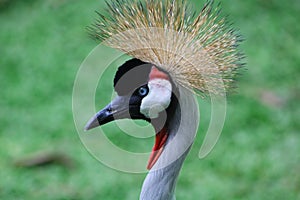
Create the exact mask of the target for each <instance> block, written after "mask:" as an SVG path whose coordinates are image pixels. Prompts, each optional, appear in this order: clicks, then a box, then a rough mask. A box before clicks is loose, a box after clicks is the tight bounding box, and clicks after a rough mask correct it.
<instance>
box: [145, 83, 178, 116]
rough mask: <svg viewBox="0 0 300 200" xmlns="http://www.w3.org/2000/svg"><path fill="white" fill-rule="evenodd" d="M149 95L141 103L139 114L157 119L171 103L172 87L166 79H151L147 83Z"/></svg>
mask: <svg viewBox="0 0 300 200" xmlns="http://www.w3.org/2000/svg"><path fill="white" fill-rule="evenodd" d="M148 87H149V93H148V95H147V96H146V97H144V99H143V100H142V103H141V108H140V112H141V113H142V114H144V115H145V116H146V117H148V118H150V119H153V118H157V117H158V114H159V113H160V112H161V111H163V110H165V109H166V108H167V107H168V106H169V105H170V102H171V95H172V85H171V83H170V81H168V80H166V79H152V80H150V81H149V83H148Z"/></svg>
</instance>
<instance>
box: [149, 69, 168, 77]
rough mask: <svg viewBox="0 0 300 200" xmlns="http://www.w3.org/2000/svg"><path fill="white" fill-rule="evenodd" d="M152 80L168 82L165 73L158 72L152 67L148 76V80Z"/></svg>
mask: <svg viewBox="0 0 300 200" xmlns="http://www.w3.org/2000/svg"><path fill="white" fill-rule="evenodd" d="M153 79H165V80H169V76H168V74H166V73H165V72H163V71H160V70H159V69H158V68H157V67H155V66H153V67H152V69H151V72H150V74H149V80H153Z"/></svg>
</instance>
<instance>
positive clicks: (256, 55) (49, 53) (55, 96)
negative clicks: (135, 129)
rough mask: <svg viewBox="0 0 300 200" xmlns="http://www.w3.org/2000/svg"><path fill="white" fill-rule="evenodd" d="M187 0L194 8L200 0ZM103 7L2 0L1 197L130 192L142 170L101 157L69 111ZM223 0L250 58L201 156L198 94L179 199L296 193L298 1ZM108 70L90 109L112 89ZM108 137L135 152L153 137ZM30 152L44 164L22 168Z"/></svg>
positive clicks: (204, 116)
mask: <svg viewBox="0 0 300 200" xmlns="http://www.w3.org/2000/svg"><path fill="white" fill-rule="evenodd" d="M192 3H193V4H194V5H195V7H196V8H197V9H198V10H200V9H201V8H202V5H203V1H196V0H194V1H192ZM103 7H104V2H103V1H91V0H88V1H79V0H45V1H35V0H29V1H21V0H10V1H9V0H0V42H1V43H0V44H1V46H0V66H1V71H0V85H1V90H0V94H1V98H0V109H1V113H0V199H106V200H108V199H138V196H139V192H140V188H141V184H142V181H143V179H144V177H145V175H146V174H126V173H122V172H118V171H115V170H113V169H110V168H108V167H106V166H104V165H102V164H100V163H99V162H98V161H97V160H96V159H94V158H93V157H92V156H91V155H90V154H89V153H88V152H87V151H86V150H85V148H84V146H83V145H82V144H81V142H80V139H79V137H78V135H77V132H76V130H75V127H74V122H73V117H72V88H73V82H74V80H75V76H76V73H77V70H78V69H79V66H80V64H81V62H82V61H83V60H84V58H85V57H86V56H87V55H88V54H89V52H90V51H91V50H92V49H93V48H94V47H95V46H96V45H97V43H96V42H95V41H92V40H91V39H89V38H88V36H87V33H86V30H85V27H86V26H87V25H90V24H91V22H92V21H93V20H94V18H95V17H96V15H95V13H94V11H95V10H100V11H101V10H102V9H103ZM222 7H223V11H224V13H225V14H229V19H230V20H231V21H233V22H234V26H235V27H237V28H239V30H240V32H241V34H242V35H243V36H244V38H245V39H246V40H245V42H244V43H243V44H242V46H241V48H242V50H243V51H244V52H245V54H246V56H247V59H246V62H247V68H248V69H247V70H246V71H245V73H244V75H243V77H242V78H241V79H240V82H239V89H238V92H237V94H234V95H232V96H231V97H229V99H228V110H227V119H226V123H225V127H224V130H223V133H222V135H221V138H220V140H219V142H218V144H217V145H216V147H215V148H214V150H213V152H212V153H211V154H210V155H209V156H208V157H207V158H205V159H203V160H199V159H198V157H197V154H198V151H199V148H200V146H201V142H202V140H203V137H204V133H205V131H206V129H207V126H208V123H209V119H210V109H209V108H210V107H209V102H208V101H207V100H201V99H200V100H199V101H200V107H201V124H200V128H199V133H198V136H197V140H196V143H195V145H194V146H193V149H192V151H191V153H190V154H189V156H188V158H187V160H186V162H185V165H184V167H183V170H182V173H181V175H180V178H179V182H178V185H177V191H176V195H177V199H191V200H192V199H273V200H274V199H278V200H282V199H300V173H299V172H300V137H299V134H300V123H299V121H300V106H299V101H300V78H299V77H300V56H299V53H300V25H299V21H300V14H299V11H300V1H298V0H290V1H281V0H243V1H241V0H228V1H222ZM99 56H101V55H99ZM102 56H103V57H105V56H104V55H102ZM111 71H112V72H111V74H110V76H107V77H108V78H107V80H104V82H105V84H107V87H106V88H107V91H106V92H107V93H108V94H106V93H104V94H101V93H100V92H101V91H98V94H97V95H98V96H99V104H97V105H96V107H97V108H100V107H101V106H103V105H105V104H106V103H107V102H108V100H109V97H110V96H109V95H111V90H112V86H111V84H112V80H111V77H113V70H111ZM101 95H103V98H101ZM100 99H102V101H101V102H100ZM97 102H98V101H97ZM106 128H107V129H111V130H114V124H109V125H107V126H106ZM112 132H113V131H112ZM108 137H111V139H112V141H115V142H116V143H119V144H120V145H121V146H122V145H123V146H125V147H128V149H129V150H136V151H138V152H139V150H140V147H141V148H143V150H150V149H151V146H152V145H153V139H152V138H150V139H148V140H147V144H146V145H145V146H144V145H139V144H144V143H139V142H136V141H135V142H132V141H131V139H130V138H129V137H125V136H124V134H122V133H112V135H111V136H108ZM121 139H122V140H121ZM142 146H144V147H142ZM35 159H45V161H44V162H42V163H44V164H45V165H44V166H41V167H26V166H27V165H31V164H32V165H35V164H34V160H35ZM28 162H29V163H28ZM31 162H33V163H31ZM47 162H54V163H53V164H51V163H50V164H47Z"/></svg>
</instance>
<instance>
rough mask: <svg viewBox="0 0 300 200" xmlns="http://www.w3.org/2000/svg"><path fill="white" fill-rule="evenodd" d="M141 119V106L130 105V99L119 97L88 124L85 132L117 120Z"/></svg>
mask: <svg viewBox="0 0 300 200" xmlns="http://www.w3.org/2000/svg"><path fill="white" fill-rule="evenodd" d="M132 115H133V118H138V117H139V106H138V105H137V104H131V105H130V97H128V96H117V97H116V98H115V99H114V100H112V102H111V103H109V104H108V105H107V106H105V107H104V108H103V109H102V110H100V111H99V112H97V113H96V114H95V115H94V116H93V117H92V118H91V119H90V120H89V121H88V123H87V124H86V126H85V128H84V129H85V130H86V131H87V130H90V129H92V128H95V127H97V126H101V125H103V124H106V123H108V122H111V121H114V120H116V119H124V118H131V117H132Z"/></svg>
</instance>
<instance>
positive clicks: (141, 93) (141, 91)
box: [139, 87, 148, 96]
mask: <svg viewBox="0 0 300 200" xmlns="http://www.w3.org/2000/svg"><path fill="white" fill-rule="evenodd" d="M147 93H148V88H146V87H141V88H140V89H139V94H140V95H141V96H145V95H147Z"/></svg>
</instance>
